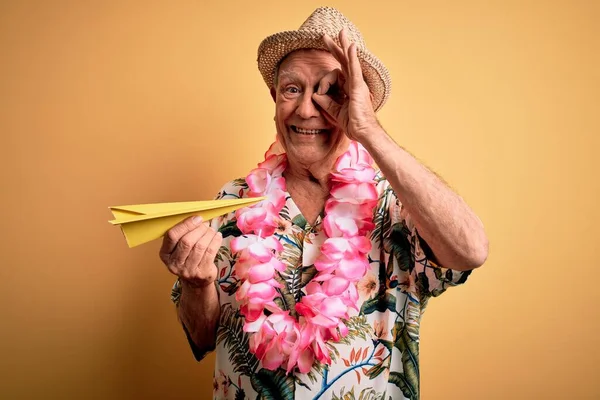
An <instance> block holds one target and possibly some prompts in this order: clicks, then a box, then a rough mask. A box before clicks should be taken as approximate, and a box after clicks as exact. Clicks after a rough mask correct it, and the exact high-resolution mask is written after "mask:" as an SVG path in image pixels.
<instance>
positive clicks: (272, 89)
mask: <svg viewBox="0 0 600 400" xmlns="http://www.w3.org/2000/svg"><path fill="white" fill-rule="evenodd" d="M271 97H272V98H273V101H274V102H277V92H276V91H275V88H274V87H271Z"/></svg>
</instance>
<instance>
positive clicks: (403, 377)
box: [390, 322, 419, 399]
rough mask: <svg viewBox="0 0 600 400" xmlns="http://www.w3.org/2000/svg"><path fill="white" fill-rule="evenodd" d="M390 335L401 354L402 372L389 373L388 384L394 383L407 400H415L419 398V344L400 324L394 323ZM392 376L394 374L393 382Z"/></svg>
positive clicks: (405, 327) (404, 326)
mask: <svg viewBox="0 0 600 400" xmlns="http://www.w3.org/2000/svg"><path fill="white" fill-rule="evenodd" d="M392 335H393V337H394V347H396V348H397V349H398V350H399V351H400V352H401V353H402V365H403V366H404V371H403V372H402V373H399V372H391V373H390V382H393V383H395V384H396V385H397V386H398V387H399V388H400V390H402V393H404V395H405V396H406V397H408V398H409V399H413V398H414V399H416V398H418V397H419V343H418V342H417V341H416V340H414V339H413V338H412V337H411V336H410V334H409V332H408V329H407V326H406V325H405V324H404V323H402V322H396V324H395V325H394V329H392ZM392 374H395V375H394V376H395V378H394V380H392ZM396 375H397V376H396Z"/></svg>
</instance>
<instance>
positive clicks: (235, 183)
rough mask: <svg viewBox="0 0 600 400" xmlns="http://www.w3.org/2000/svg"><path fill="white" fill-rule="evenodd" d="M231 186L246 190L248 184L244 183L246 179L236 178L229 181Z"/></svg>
mask: <svg viewBox="0 0 600 400" xmlns="http://www.w3.org/2000/svg"><path fill="white" fill-rule="evenodd" d="M231 183H232V184H233V186H239V187H240V188H241V189H248V183H246V178H237V179H234V180H233V181H231Z"/></svg>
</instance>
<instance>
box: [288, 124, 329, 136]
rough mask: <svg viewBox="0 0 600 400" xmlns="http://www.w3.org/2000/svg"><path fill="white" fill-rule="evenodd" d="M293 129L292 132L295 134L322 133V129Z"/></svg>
mask: <svg viewBox="0 0 600 400" xmlns="http://www.w3.org/2000/svg"><path fill="white" fill-rule="evenodd" d="M294 128H295V129H294V130H295V131H296V132H297V133H302V134H304V135H316V134H318V133H321V132H323V131H324V129H302V128H298V127H297V126H296V127H294Z"/></svg>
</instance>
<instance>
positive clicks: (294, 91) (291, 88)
mask: <svg viewBox="0 0 600 400" xmlns="http://www.w3.org/2000/svg"><path fill="white" fill-rule="evenodd" d="M285 92H286V93H290V94H297V93H300V89H298V88H297V87H295V86H288V87H287V88H285Z"/></svg>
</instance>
